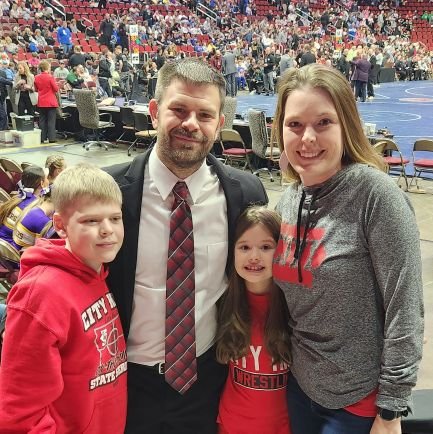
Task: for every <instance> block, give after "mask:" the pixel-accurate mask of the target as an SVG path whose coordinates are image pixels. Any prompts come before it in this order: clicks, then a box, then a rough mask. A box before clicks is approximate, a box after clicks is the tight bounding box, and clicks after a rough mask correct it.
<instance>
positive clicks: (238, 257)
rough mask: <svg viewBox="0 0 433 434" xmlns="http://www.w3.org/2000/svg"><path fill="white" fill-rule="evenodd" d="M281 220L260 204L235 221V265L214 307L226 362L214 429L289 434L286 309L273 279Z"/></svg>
mask: <svg viewBox="0 0 433 434" xmlns="http://www.w3.org/2000/svg"><path fill="white" fill-rule="evenodd" d="M280 224H281V219H280V217H279V215H278V214H277V213H276V212H274V211H271V210H267V209H266V208H263V207H251V208H248V209H247V210H246V211H245V212H244V213H243V214H242V215H241V216H240V217H239V220H238V224H237V228H236V234H235V246H234V269H233V270H232V272H231V276H230V283H229V288H228V290H227V293H226V295H225V297H224V299H223V300H222V302H221V305H220V310H219V321H218V327H219V328H218V333H217V359H218V361H219V362H220V363H227V364H228V365H229V376H228V378H227V381H226V384H225V387H224V391H223V393H222V396H221V400H220V406H219V415H218V423H219V434H290V428H289V418H288V412H287V400H286V385H287V379H288V375H289V362H290V347H289V327H288V312H287V308H286V303H285V300H284V296H283V294H282V292H281V290H280V289H279V288H278V287H277V286H276V285H275V284H274V282H273V278H272V259H273V255H274V251H275V248H276V245H277V242H278V237H279V233H280Z"/></svg>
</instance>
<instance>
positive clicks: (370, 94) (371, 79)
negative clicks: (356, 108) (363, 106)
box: [367, 48, 377, 99]
mask: <svg viewBox="0 0 433 434" xmlns="http://www.w3.org/2000/svg"><path fill="white" fill-rule="evenodd" d="M368 61H369V62H370V70H369V71H368V81H367V98H368V99H373V98H374V87H373V85H374V84H375V83H376V82H377V77H376V75H377V72H376V71H377V67H376V56H375V54H374V50H373V49H372V48H370V49H369V50H368Z"/></svg>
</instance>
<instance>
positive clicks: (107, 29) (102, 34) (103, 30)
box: [99, 14, 114, 48]
mask: <svg viewBox="0 0 433 434" xmlns="http://www.w3.org/2000/svg"><path fill="white" fill-rule="evenodd" d="M113 31H114V23H113V21H112V20H111V17H110V14H105V18H104V20H103V21H102V23H101V26H100V27H99V43H100V44H101V45H105V46H106V47H107V48H108V47H110V44H111V36H112V35H113Z"/></svg>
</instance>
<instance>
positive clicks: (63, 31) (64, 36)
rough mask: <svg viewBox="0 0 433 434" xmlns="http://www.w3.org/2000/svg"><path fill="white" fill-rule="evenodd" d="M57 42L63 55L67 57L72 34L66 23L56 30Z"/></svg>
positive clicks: (70, 47)
mask: <svg viewBox="0 0 433 434" xmlns="http://www.w3.org/2000/svg"><path fill="white" fill-rule="evenodd" d="M57 41H58V43H59V44H60V45H61V46H62V48H63V53H64V54H65V55H66V56H67V55H68V54H69V52H70V51H71V50H72V33H71V31H70V30H69V28H68V23H67V22H66V21H63V22H62V25H61V26H60V27H59V28H58V29H57Z"/></svg>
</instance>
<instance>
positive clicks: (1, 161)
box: [0, 157, 23, 185]
mask: <svg viewBox="0 0 433 434" xmlns="http://www.w3.org/2000/svg"><path fill="white" fill-rule="evenodd" d="M0 165H1V166H2V167H3V169H5V170H6V172H9V173H10V175H11V177H12V181H13V183H14V184H15V185H16V184H17V183H18V181H20V180H21V175H22V173H23V168H22V167H21V166H20V165H19V164H18V163H17V162H16V161H14V160H11V159H10V158H5V157H2V158H0Z"/></svg>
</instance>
